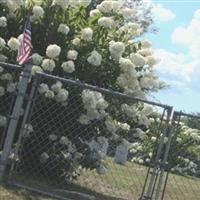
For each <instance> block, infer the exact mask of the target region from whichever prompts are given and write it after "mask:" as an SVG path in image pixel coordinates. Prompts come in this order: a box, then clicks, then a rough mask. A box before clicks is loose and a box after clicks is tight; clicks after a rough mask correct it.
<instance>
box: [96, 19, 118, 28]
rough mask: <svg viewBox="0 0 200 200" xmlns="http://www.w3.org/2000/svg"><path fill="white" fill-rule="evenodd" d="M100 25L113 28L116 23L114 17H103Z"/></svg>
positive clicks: (99, 22)
mask: <svg viewBox="0 0 200 200" xmlns="http://www.w3.org/2000/svg"><path fill="white" fill-rule="evenodd" d="M98 24H99V25H100V26H103V27H104V28H112V27H113V26H114V25H115V22H114V20H113V18H112V17H101V18H99V20H98Z"/></svg>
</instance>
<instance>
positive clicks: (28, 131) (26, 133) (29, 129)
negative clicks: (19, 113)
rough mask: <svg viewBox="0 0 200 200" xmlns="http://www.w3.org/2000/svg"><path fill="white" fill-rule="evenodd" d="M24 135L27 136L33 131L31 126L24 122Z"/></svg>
mask: <svg viewBox="0 0 200 200" xmlns="http://www.w3.org/2000/svg"><path fill="white" fill-rule="evenodd" d="M24 130H25V131H24V137H29V136H30V134H31V133H33V131H34V130H33V126H32V125H31V124H25V126H24Z"/></svg>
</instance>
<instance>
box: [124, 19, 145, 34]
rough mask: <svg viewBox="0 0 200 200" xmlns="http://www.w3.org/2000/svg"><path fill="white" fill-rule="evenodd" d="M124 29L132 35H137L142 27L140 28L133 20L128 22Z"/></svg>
mask: <svg viewBox="0 0 200 200" xmlns="http://www.w3.org/2000/svg"><path fill="white" fill-rule="evenodd" d="M126 30H127V31H128V32H129V33H130V34H131V35H132V36H139V35H140V34H141V33H142V31H143V29H142V28H141V26H140V25H139V24H137V23H134V22H129V23H128V24H127V25H126Z"/></svg>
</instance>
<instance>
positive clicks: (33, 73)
mask: <svg viewBox="0 0 200 200" xmlns="http://www.w3.org/2000/svg"><path fill="white" fill-rule="evenodd" d="M36 72H43V70H42V68H41V67H40V66H37V65H33V66H32V71H31V74H32V75H35V74H36Z"/></svg>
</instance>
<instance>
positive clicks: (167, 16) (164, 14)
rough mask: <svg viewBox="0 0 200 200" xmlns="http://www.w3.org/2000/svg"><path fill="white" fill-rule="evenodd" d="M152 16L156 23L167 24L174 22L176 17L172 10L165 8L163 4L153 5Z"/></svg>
mask: <svg viewBox="0 0 200 200" xmlns="http://www.w3.org/2000/svg"><path fill="white" fill-rule="evenodd" d="M152 14H153V16H154V18H155V20H156V21H159V22H167V21H170V20H173V19H174V18H175V17H176V15H175V13H173V12H172V11H171V10H170V9H167V8H165V7H163V5H161V4H156V3H153V4H152Z"/></svg>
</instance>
